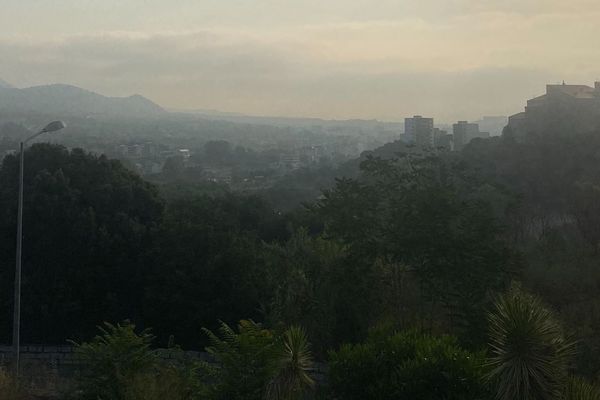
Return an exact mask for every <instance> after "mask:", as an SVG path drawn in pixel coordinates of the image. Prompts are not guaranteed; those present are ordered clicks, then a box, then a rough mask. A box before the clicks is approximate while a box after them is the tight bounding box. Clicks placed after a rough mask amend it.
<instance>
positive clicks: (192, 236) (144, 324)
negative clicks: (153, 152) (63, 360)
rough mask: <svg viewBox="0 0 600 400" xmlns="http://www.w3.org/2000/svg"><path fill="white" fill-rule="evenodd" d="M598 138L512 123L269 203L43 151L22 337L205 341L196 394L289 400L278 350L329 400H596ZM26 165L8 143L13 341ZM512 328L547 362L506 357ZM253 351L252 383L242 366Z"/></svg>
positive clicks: (359, 163) (387, 159) (162, 343)
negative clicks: (206, 359) (309, 194)
mask: <svg viewBox="0 0 600 400" xmlns="http://www.w3.org/2000/svg"><path fill="white" fill-rule="evenodd" d="M598 149H600V137H599V136H598V135H595V134H589V135H580V136H565V135H562V136H559V135H548V136H541V137H529V138H527V140H525V141H519V142H517V141H515V140H514V139H513V138H511V136H510V134H509V133H508V132H507V134H505V135H504V136H502V137H497V138H493V139H488V140H481V139H476V140H474V141H473V142H471V144H470V145H469V146H467V147H466V148H465V149H464V150H463V151H462V152H455V153H447V152H438V151H435V150H432V151H429V152H419V151H416V150H415V149H411V148H407V147H406V146H404V145H402V144H400V143H399V142H397V143H392V144H389V145H386V146H384V147H382V148H380V149H378V150H375V151H373V152H369V153H365V154H363V156H362V157H361V159H360V160H356V161H355V162H352V163H348V164H347V165H345V166H344V167H343V168H342V169H340V170H339V173H340V174H339V175H338V179H337V180H336V181H334V182H332V184H331V186H330V187H331V188H330V189H328V190H325V191H324V192H323V193H322V195H321V196H320V197H319V198H318V200H316V201H313V202H307V203H305V204H304V205H303V206H302V207H298V208H296V209H293V210H291V211H289V212H281V211H277V209H276V208H274V207H273V206H272V203H271V202H270V201H269V198H268V197H261V196H248V195H244V194H239V193H234V192H229V191H227V190H215V191H210V192H205V193H195V192H193V191H182V192H181V193H179V194H178V192H177V191H174V190H173V188H172V187H171V188H170V189H169V192H168V193H165V192H161V188H160V187H159V186H155V185H154V184H151V183H149V182H146V181H144V180H143V179H141V178H140V177H139V176H137V175H135V174H134V173H133V172H131V171H130V170H128V169H126V168H125V167H124V166H123V165H121V164H120V163H119V162H118V161H114V160H110V159H107V158H106V157H103V156H101V157H97V156H94V155H91V154H87V153H85V152H84V151H82V150H80V149H74V150H71V151H68V150H67V149H65V148H63V147H60V146H56V145H48V144H37V145H34V146H32V147H31V148H30V149H29V150H28V151H27V164H26V170H25V182H26V183H25V186H26V187H25V193H26V197H25V210H26V212H25V214H24V227H25V228H24V232H25V236H24V259H23V317H22V320H23V324H22V331H23V339H22V340H23V341H24V342H26V343H57V344H60V343H65V342H66V341H67V340H75V341H76V342H77V343H81V342H86V341H89V340H90V339H91V338H93V337H94V335H96V330H97V328H96V326H97V325H98V324H100V323H102V322H103V321H108V322H115V323H116V322H119V321H124V320H129V321H132V322H133V323H135V325H136V326H137V328H138V331H137V332H138V333H135V332H136V331H134V328H133V325H130V324H125V325H123V326H121V325H118V326H112V325H111V326H110V328H107V329H108V331H105V334H106V337H108V338H109V339H110V338H111V337H113V336H114V335H117V336H118V335H125V337H127V338H129V339H130V341H133V342H135V341H136V340H138V341H140V342H139V343H138V345H139V346H141V348H143V349H146V350H147V349H150V348H151V347H152V346H158V347H167V346H169V345H172V344H173V343H176V344H177V345H179V346H181V347H182V348H184V349H196V350H201V349H204V348H205V347H207V346H208V348H209V349H211V352H212V353H213V354H214V355H215V357H216V358H217V359H218V360H220V361H221V363H222V364H223V365H224V366H225V367H224V368H223V369H221V370H219V371H217V372H215V371H212V375H210V371H208V372H207V368H208V367H206V366H205V368H204V369H202V368H201V369H202V371H200V372H198V373H199V374H202V373H204V374H208V375H207V376H211V377H212V378H210V379H209V381H211V382H218V383H219V384H218V385H217V386H216V387H212V388H208V389H207V388H206V387H205V386H203V387H202V388H196V389H194V390H192V391H193V392H194V393H196V394H198V393H202V396H205V397H200V398H215V399H221V398H222V399H226V398H227V399H259V398H262V396H263V395H264V393H271V394H273V393H279V394H277V395H273V396H271V397H270V398H293V396H292V397H290V396H291V395H290V396H287V395H283V394H281V393H282V392H280V391H281V390H284V389H282V387H287V386H285V385H283V384H281V382H288V383H289V382H290V381H289V379H288V378H289V377H287V376H284V375H281V374H284V373H285V371H288V370H287V369H286V368H288V367H286V365H287V364H285V363H284V362H283V361H281V360H287V358H286V357H284V356H282V353H281V352H282V351H283V352H284V353H285V349H296V352H293V351H292V353H293V354H297V352H300V353H302V354H304V355H305V356H306V358H307V359H308V353H309V352H310V353H311V355H312V357H314V359H316V360H318V361H322V362H327V363H328V364H329V367H330V372H329V376H328V388H327V389H326V390H325V389H324V390H325V392H324V393H326V394H320V395H321V396H325V397H323V398H336V399H409V398H410V399H412V398H423V399H425V398H427V399H488V398H492V397H493V396H494V395H496V397H497V398H501V399H517V398H518V399H520V398H523V399H525V398H527V399H529V398H531V399H553V398H569V399H571V398H572V399H576V398H597V397H577V396H578V395H579V394H577V393H583V392H584V391H586V390H587V391H590V393H591V391H592V388H591V386H589V385H590V384H588V383H586V381H584V380H583V379H584V378H585V379H586V380H587V381H588V382H594V381H595V380H596V379H597V378H598V377H599V373H600V339H599V337H600V336H599V335H598V333H599V332H600V313H599V312H598V310H599V309H600V308H599V307H600V292H599V291H598V286H599V285H600V268H599V264H598V261H597V260H598V252H599V250H600V248H599V245H600V152H599V150H598ZM17 169H18V159H17V157H15V156H7V157H6V158H5V159H4V161H3V164H2V167H1V169H0V237H1V239H0V288H1V291H0V293H2V294H1V297H0V316H1V317H0V341H2V342H6V343H8V342H9V341H10V332H11V321H12V318H11V317H12V284H13V272H12V271H13V269H14V248H15V238H14V236H15V225H16V204H17V201H16V195H17ZM297 178H298V179H308V178H307V177H306V176H301V175H298V177H297ZM289 185H293V182H290V183H289ZM272 190H276V188H274V189H272ZM310 190H314V188H310ZM271 195H272V196H275V195H276V194H272V193H271ZM298 196H301V195H300V194H298ZM239 321H242V322H239ZM296 327H299V328H296ZM145 328H152V331H151V332H152V334H153V335H155V336H156V337H155V338H152V337H151V336H150V335H149V334H147V333H141V334H140V333H139V332H140V330H143V329H145ZM214 332H216V333H214ZM111 335H113V336H111ZM127 335H129V336H127ZM527 335H530V336H527ZM507 338H509V339H511V338H512V339H514V340H515V341H518V340H522V342H520V343H526V344H527V345H528V346H530V347H527V346H526V348H525V350H523V347H519V349H521V350H522V351H530V350H531V357H530V358H528V357H529V356H527V357H524V359H525V360H526V361H527V360H530V361H531V360H535V362H537V363H538V365H537V366H534V367H532V366H531V365H533V364H535V363H533V362H532V363H533V364H527V362H529V361H527V362H524V364H523V365H525V367H522V366H514V365H511V364H510V362H509V361H507V360H511V358H510V357H509V356H510V351H516V350H515V347H512V348H511V347H510V345H511V343H510V340H508V339H507ZM515 338H516V339H515ZM123 340H124V339H123ZM308 341H309V342H310V351H309V350H306V348H307V347H308V343H307V342H308ZM102 343H105V342H102ZM109 343H110V340H109ZM294 344H296V345H298V346H297V347H295V346H294ZM96 345H98V344H97V343H96ZM86 346H87V347H86ZM535 346H538V348H536V347H535ZM81 347H82V350H81V351H82V352H83V354H88V355H89V353H90V352H93V351H96V350H97V349H96V348H95V347H94V342H93V341H92V342H90V343H87V344H84V345H81ZM516 347H518V346H516ZM264 348H269V349H271V350H272V351H274V352H275V353H273V354H271V353H269V354H270V356H269V354H267V353H265V352H264V351H263V352H261V351H259V350H256V349H264ZM95 349H96V350H95ZM282 349H283V350H282ZM536 349H537V350H536ZM148 351H149V350H148ZM536 351H538V353H536ZM86 352H87V353H86ZM244 352H246V353H244ZM253 352H257V353H256V354H255V353H253ZM258 354H260V357H264V359H263V358H260V360H262V362H259V365H258V366H254V367H253V368H254V369H252V371H254V373H253V374H254V375H252V374H250V373H248V374H250V375H252V376H254V379H255V380H254V381H253V380H252V379H250V378H249V375H248V376H246V375H244V373H245V372H244V371H245V370H241V369H240V368H241V367H240V365H238V364H235V362H234V361H235V360H237V362H241V361H240V360H242V359H243V360H246V361H247V360H255V361H256V360H257V359H259V358H257V357H259V356H258ZM539 354H542V356H539ZM378 355H379V356H378ZM92 358H93V357H92ZM144 360H145V361H144V362H147V363H148V365H153V364H152V363H153V362H154V361H153V360H152V359H151V357H150V356H149V358H148V359H144ZM273 360H275V361H273ZM278 360H279V361H278ZM294 360H296V362H299V361H298V360H297V359H295V358H294ZM424 360H425V361H424ZM307 362H308V361H307ZM228 363H230V364H228ZM231 363H233V364H231ZM140 365H141V364H140ZM144 365H145V364H144ZM290 365H291V364H290ZM228 366H230V367H231V368H229V367H228ZM296 367H297V365H296ZM521 367H522V368H521ZM140 368H141V367H140ZM289 368H291V367H289ZM511 368H513V369H511ZM519 368H521V369H520V370H519ZM527 368H529V369H527ZM535 368H538V369H535ZM192 370H193V369H189V371H192ZM516 370H519V371H521V373H523V372H522V371H523V370H527V371H529V372H530V375H527V376H524V377H522V379H520V378H519V373H517V372H515V371H516ZM257 371H258V372H257ZM444 371H445V372H444ZM163 372H164V371H163ZM228 374H229V375H228ZM236 374H237V375H236ZM240 374H242V375H243V376H242V375H240ZM261 374H262V375H261ZM523 374H524V373H523ZM290 376H295V377H296V378H297V377H298V376H299V375H298V374H296V375H293V374H291V375H290ZM569 376H579V377H581V378H576V379H575V378H569ZM180 378H181V377H180ZM178 379H179V378H178ZM181 379H183V378H181ZM297 379H300V380H299V381H298V382H296V381H294V382H296V383H297V385H296V383H294V385H295V386H294V385H292V386H294V387H295V388H301V387H304V386H311V385H309V383H310V382H308V381H309V380H310V378H309V377H307V376H306V377H304V378H302V377H300V378H297ZM303 379H304V380H303ZM86 382H87V383H86V384H88V385H92V384H93V382H92V383H90V381H86ZM233 382H244V384H247V385H248V387H247V388H246V389H247V390H246V389H244V390H243V393H242V392H236V391H235V390H234V388H233V387H234V386H235V385H234V384H233ZM265 382H266V383H265ZM274 382H275V383H274ZM277 382H279V384H276V383H277ZM407 382H408V383H410V384H408V383H407ZM490 382H493V384H489V383H490ZM567 382H569V383H567ZM184 383H185V382H184ZM184 383H181V384H182V385H183V384H184ZM190 385H191V384H190ZM273 385H275V386H273ZM303 385H304V386H303ZM92 386H93V385H92ZM100 386H101V385H100ZM186 390H187V389H186ZM190 390H191V389H190ZM240 390H241V389H240ZM286 390H287V389H286ZM294 390H295V389H294ZM298 391H299V392H297V393H296V392H294V393H295V394H294V396H296V395H298V396H300V395H302V393H300V392H302V390H300V389H298ZM576 392H577V393H576ZM290 393H291V392H290ZM524 393H539V395H531V396H529V395H525V394H524ZM565 393H566V394H565ZM107 396H108V395H107ZM111 396H113V397H110V396H108V397H103V398H124V397H119V396H120V395H117V394H114V393H113V395H111ZM190 396H191V395H190ZM278 396H279V397H278ZM286 396H287V397H286ZM327 396H328V397H327ZM557 396H558V397H557ZM560 396H564V397H560ZM181 398H192V397H186V395H182V397H181ZM297 398H300V397H297Z"/></svg>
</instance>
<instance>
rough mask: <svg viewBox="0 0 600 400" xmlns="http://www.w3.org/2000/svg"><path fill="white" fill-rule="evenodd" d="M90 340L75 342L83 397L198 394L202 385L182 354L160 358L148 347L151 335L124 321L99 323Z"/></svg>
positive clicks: (179, 399) (133, 399)
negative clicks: (81, 366)
mask: <svg viewBox="0 0 600 400" xmlns="http://www.w3.org/2000/svg"><path fill="white" fill-rule="evenodd" d="M99 329H100V334H99V335H98V336H96V337H94V339H92V340H91V341H90V342H87V343H81V344H78V343H75V345H76V352H77V354H78V356H79V357H80V358H81V359H82V361H83V362H84V365H85V366H86V367H85V370H84V371H83V374H82V375H81V376H80V378H79V390H80V392H81V396H82V398H83V399H90V400H91V399H94V400H97V399H102V400H154V399H156V400H159V399H160V400H188V399H189V400H191V399H196V398H200V397H199V396H200V394H201V393H202V386H201V385H200V382H199V380H198V375H197V368H196V367H195V366H194V365H193V364H190V363H187V362H185V360H184V359H183V358H181V359H179V360H177V361H176V362H174V363H167V362H164V361H161V360H160V358H159V357H158V354H157V353H156V351H155V350H152V349H151V345H152V342H153V340H154V337H153V336H152V335H151V334H150V333H149V332H148V331H147V330H144V331H142V332H139V333H137V332H136V331H135V325H133V324H131V323H129V322H125V323H123V324H117V325H112V324H109V323H105V324H104V327H99Z"/></svg>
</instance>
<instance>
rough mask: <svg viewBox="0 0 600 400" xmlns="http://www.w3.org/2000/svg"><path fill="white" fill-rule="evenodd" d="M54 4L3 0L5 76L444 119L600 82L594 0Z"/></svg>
mask: <svg viewBox="0 0 600 400" xmlns="http://www.w3.org/2000/svg"><path fill="white" fill-rule="evenodd" d="M57 3H59V2H56V1H49V0H37V1H34V0H25V1H23V0H19V1H17V0H5V1H3V5H2V8H3V11H2V13H1V14H0V55H1V58H0V59H1V60H2V62H1V63H0V78H1V79H4V80H6V81H8V82H10V83H12V84H15V85H16V86H19V87H24V86H32V85H38V84H46V83H67V84H73V85H77V86H81V87H84V88H87V89H90V90H94V91H98V92H100V93H102V94H106V95H113V96H123V95H129V94H133V93H140V94H143V95H145V96H147V97H148V98H150V99H152V100H153V101H156V102H157V103H159V104H161V105H163V106H165V107H172V108H188V109H192V108H202V109H218V110H222V111H232V112H241V113H245V114H251V115H272V116H299V117H321V118H339V119H343V118H378V119H384V120H396V121H401V120H402V119H403V118H404V117H406V116H410V115H413V114H421V115H426V116H432V117H435V118H436V122H437V121H439V122H451V121H455V120H457V119H469V120H474V119H478V118H479V117H480V116H482V115H510V114H513V113H515V112H517V111H520V110H521V109H522V107H523V103H524V101H525V100H526V99H528V98H531V97H533V96H534V95H539V94H542V93H543V92H544V90H545V84H546V83H556V82H560V81H562V80H563V79H564V80H566V81H567V82H572V83H582V84H592V83H593V81H594V80H598V79H600V72H598V69H597V65H599V64H600V63H599V61H600V60H599V58H600V55H599V54H598V53H597V51H596V46H595V43H594V38H595V37H598V35H599V34H600V26H598V25H597V23H596V21H597V20H598V17H599V16H600V3H598V2H596V1H589V0H574V1H571V2H568V3H567V2H562V1H555V0H543V1H542V0H524V1H503V2H492V1H474V0H446V1H443V2H442V1H431V0H421V1H416V0H410V1H391V0H381V1H379V2H377V4H376V7H375V6H373V2H369V1H366V0H354V1H347V0H345V1H341V0H330V1H328V2H327V3H326V4H320V2H318V1H316V0H307V1H303V2H301V3H300V2H292V1H284V0H279V1H277V0H255V1H248V0H244V1H242V0H236V1H224V0H221V1H216V0H210V1H208V0H200V1H191V0H182V1H179V2H178V4H177V5H176V6H173V5H171V4H168V2H165V1H157V0H147V1H142V0H130V1H128V2H127V3H126V4H123V3H125V2H122V1H116V0H105V1H102V2H100V1H92V0H85V1H82V0H79V1H75V0H63V1H61V2H60V3H59V4H57ZM497 3H501V4H497ZM64 15H69V18H68V19H67V20H65V19H64V17H61V16H64ZM99 15H101V16H102V18H98V16H99Z"/></svg>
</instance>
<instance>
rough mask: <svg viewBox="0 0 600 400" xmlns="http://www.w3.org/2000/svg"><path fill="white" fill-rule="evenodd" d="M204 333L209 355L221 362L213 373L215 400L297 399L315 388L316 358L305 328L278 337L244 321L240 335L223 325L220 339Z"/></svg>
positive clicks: (292, 329) (239, 329) (239, 328)
mask: <svg viewBox="0 0 600 400" xmlns="http://www.w3.org/2000/svg"><path fill="white" fill-rule="evenodd" d="M204 332H205V333H206V334H207V335H208V337H209V339H210V342H211V346H210V347H208V348H207V350H208V351H209V353H211V354H212V355H213V356H214V357H215V360H216V361H217V362H218V363H219V367H218V368H213V369H212V373H213V374H212V377H213V379H214V381H215V384H214V385H213V386H212V390H211V392H212V398H214V399H215V400H262V399H265V398H266V399H270V400H294V399H300V398H303V396H304V395H305V393H307V392H308V391H309V390H310V389H311V388H312V386H313V381H312V378H311V377H310V376H309V374H308V373H309V370H310V369H311V368H312V355H311V352H310V349H309V343H308V339H307V337H306V334H305V332H304V330H302V329H301V328H297V327H292V328H289V329H288V330H286V331H285V332H283V334H281V335H278V334H276V333H274V332H272V331H270V330H267V329H264V328H263V327H262V326H261V325H260V324H257V323H255V322H253V321H247V320H243V321H240V323H239V325H238V331H237V332H236V331H235V330H234V329H232V328H231V327H230V326H229V325H227V324H225V323H221V328H220V329H219V332H218V334H215V333H213V332H211V331H210V330H207V329H205V330H204Z"/></svg>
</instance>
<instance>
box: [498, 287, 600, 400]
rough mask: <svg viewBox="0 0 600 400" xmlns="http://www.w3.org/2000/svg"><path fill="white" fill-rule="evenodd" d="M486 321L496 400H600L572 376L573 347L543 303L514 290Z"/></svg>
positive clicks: (595, 391) (501, 299)
mask: <svg viewBox="0 0 600 400" xmlns="http://www.w3.org/2000/svg"><path fill="white" fill-rule="evenodd" d="M488 319H489V324H490V348H491V357H490V360H489V365H490V367H491V368H492V370H491V372H490V374H489V378H490V380H491V381H492V382H493V386H494V387H495V389H496V398H497V399H499V400H513V399H523V400H555V399H565V400H588V399H590V400H593V399H600V391H599V390H598V389H597V388H596V387H595V386H593V385H591V384H589V383H587V382H586V381H585V380H583V379H580V378H577V377H569V368H570V364H571V361H572V359H573V356H574V355H575V342H574V341H572V340H570V339H569V338H568V337H567V335H566V334H565V332H564V330H563V328H562V326H561V324H560V322H559V321H558V320H557V319H556V318H555V317H554V314H553V313H552V311H550V310H549V309H548V308H547V307H546V306H545V305H544V304H543V303H542V301H541V300H540V299H539V298H537V297H535V296H533V295H530V294H528V293H526V292H524V291H523V290H522V289H521V288H520V287H519V286H513V287H512V288H511V289H510V290H509V291H508V292H507V293H505V294H504V295H502V296H500V297H499V298H498V299H497V300H496V303H495V306H494V310H493V311H492V312H491V313H490V314H489V317H488Z"/></svg>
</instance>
